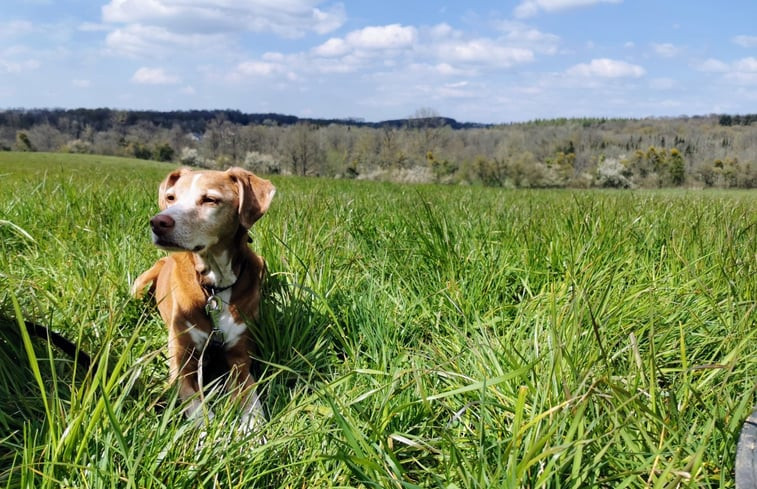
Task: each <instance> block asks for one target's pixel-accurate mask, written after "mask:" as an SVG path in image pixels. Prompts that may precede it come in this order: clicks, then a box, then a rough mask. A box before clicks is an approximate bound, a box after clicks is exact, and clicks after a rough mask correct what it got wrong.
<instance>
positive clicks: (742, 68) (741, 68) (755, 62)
mask: <svg viewBox="0 0 757 489" xmlns="http://www.w3.org/2000/svg"><path fill="white" fill-rule="evenodd" d="M733 67H734V69H735V70H736V71H738V72H742V73H757V58H751V57H750V58H744V59H740V60H738V61H736V62H735V63H734V64H733Z"/></svg>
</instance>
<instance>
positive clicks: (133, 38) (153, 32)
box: [105, 24, 225, 58]
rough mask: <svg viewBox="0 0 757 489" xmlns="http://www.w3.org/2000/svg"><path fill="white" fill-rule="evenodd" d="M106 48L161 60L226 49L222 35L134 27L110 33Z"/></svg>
mask: <svg viewBox="0 0 757 489" xmlns="http://www.w3.org/2000/svg"><path fill="white" fill-rule="evenodd" d="M105 44H106V45H107V46H108V49H110V50H111V51H112V52H115V53H118V54H123V55H127V56H133V57H140V58H141V57H152V58H160V57H166V56H169V55H171V54H172V53H174V52H175V51H186V52H190V53H196V52H197V51H199V50H202V51H206V52H212V51H219V50H221V49H222V48H223V47H224V46H225V38H224V36H222V35H220V34H177V33H174V32H171V31H169V30H167V29H165V28H163V27H156V26H143V25H138V24H134V25H128V26H125V27H124V28H120V29H116V30H114V31H113V32H110V33H109V34H108V35H107V37H106V38H105Z"/></svg>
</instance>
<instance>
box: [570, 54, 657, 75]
mask: <svg viewBox="0 0 757 489" xmlns="http://www.w3.org/2000/svg"><path fill="white" fill-rule="evenodd" d="M645 73H646V71H645V70H644V68H642V67H641V66H638V65H634V64H631V63H627V62H625V61H618V60H614V59H608V58H600V59H593V60H591V62H589V63H581V64H577V65H575V66H573V67H571V68H569V69H568V71H567V74H568V75H571V76H579V77H584V78H594V77H596V78H640V77H642V76H644V74H645Z"/></svg>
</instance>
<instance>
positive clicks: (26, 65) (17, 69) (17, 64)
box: [0, 58, 40, 73]
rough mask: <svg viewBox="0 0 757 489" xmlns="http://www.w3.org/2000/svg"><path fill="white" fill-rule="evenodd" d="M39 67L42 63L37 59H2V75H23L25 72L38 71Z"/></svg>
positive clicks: (0, 64) (0, 63) (0, 65)
mask: <svg viewBox="0 0 757 489" xmlns="http://www.w3.org/2000/svg"><path fill="white" fill-rule="evenodd" d="M39 67H40V62H39V61H37V60H36V59H27V60H24V61H13V60H8V59H2V58H0V73H22V72H25V71H31V70H36V69H37V68H39Z"/></svg>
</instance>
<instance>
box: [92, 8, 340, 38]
mask: <svg viewBox="0 0 757 489" xmlns="http://www.w3.org/2000/svg"><path fill="white" fill-rule="evenodd" d="M320 3H323V2H322V1H320V0H287V1H286V2H271V1H268V0H224V1H222V2H218V1H216V0H111V1H110V2H109V3H108V4H107V5H105V6H103V7H102V18H103V21H104V22H107V23H116V24H119V23H120V24H139V25H153V26H162V27H164V28H166V29H167V30H169V31H172V32H203V33H207V34H209V33H215V34H229V33H233V32H244V31H253V32H273V33H274V34H277V35H280V36H284V37H299V36H302V35H303V34H305V33H306V32H316V33H318V34H325V33H328V32H331V31H333V30H334V29H337V28H338V27H340V26H341V25H342V24H343V23H344V20H345V12H344V7H343V6H342V5H341V4H339V3H337V4H334V5H331V6H330V7H328V8H327V9H321V8H318V7H317V5H318V4H320Z"/></svg>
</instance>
